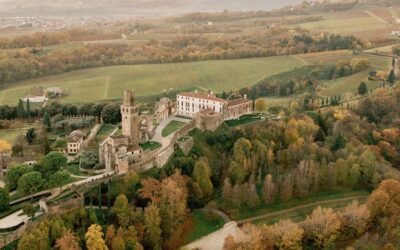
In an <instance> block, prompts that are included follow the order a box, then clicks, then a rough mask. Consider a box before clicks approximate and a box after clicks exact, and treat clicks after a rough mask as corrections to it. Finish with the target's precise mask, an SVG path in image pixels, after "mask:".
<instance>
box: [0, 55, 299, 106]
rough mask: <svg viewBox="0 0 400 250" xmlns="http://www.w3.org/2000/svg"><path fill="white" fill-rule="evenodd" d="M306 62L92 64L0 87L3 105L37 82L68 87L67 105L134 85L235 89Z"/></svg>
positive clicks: (149, 89)
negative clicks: (87, 66) (107, 65)
mask: <svg viewBox="0 0 400 250" xmlns="http://www.w3.org/2000/svg"><path fill="white" fill-rule="evenodd" d="M303 64H304V62H303V61H302V60H299V59H298V58H296V57H294V56H281V57H267V58H254V59H242V60H221V61H203V62H191V63H176V64H153V65H123V66H112V67H100V68H92V69H86V70H79V71H73V72H68V73H64V74H59V75H54V76H50V77H43V78H38V79H32V80H27V81H22V82H17V83H11V84H8V85H6V86H5V87H4V88H3V89H2V90H0V105H4V104H7V105H16V104H17V101H18V99H19V98H22V97H24V96H25V95H27V94H28V93H29V90H30V88H31V87H32V86H43V87H44V88H48V87H60V88H62V89H63V90H64V91H65V92H66V93H67V96H66V97H63V98H62V99H61V102H63V103H80V102H95V101H101V100H107V99H115V98H120V97H121V94H122V92H123V90H124V89H134V90H135V91H136V93H137V95H138V96H148V95H154V94H159V93H161V92H165V91H172V90H179V89H187V88H190V87H199V88H203V89H207V90H208V89H210V90H212V91H216V92H221V91H223V90H225V91H230V90H235V89H239V88H241V87H245V86H250V85H252V84H254V83H256V82H257V81H258V80H259V79H262V78H264V77H266V76H270V75H274V74H277V73H281V72H284V71H288V70H291V69H293V68H295V67H300V66H302V65H303Z"/></svg>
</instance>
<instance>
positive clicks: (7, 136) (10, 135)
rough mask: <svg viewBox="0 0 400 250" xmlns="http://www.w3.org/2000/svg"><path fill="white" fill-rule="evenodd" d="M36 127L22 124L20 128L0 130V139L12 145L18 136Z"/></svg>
mask: <svg viewBox="0 0 400 250" xmlns="http://www.w3.org/2000/svg"><path fill="white" fill-rule="evenodd" d="M36 126H37V125H36V124H30V123H24V124H23V126H22V127H20V128H11V129H0V139H1V140H5V141H7V142H8V143H10V144H11V145H12V144H13V143H14V142H15V140H16V139H17V137H18V135H20V134H23V133H24V132H25V131H27V130H28V129H29V128H36Z"/></svg>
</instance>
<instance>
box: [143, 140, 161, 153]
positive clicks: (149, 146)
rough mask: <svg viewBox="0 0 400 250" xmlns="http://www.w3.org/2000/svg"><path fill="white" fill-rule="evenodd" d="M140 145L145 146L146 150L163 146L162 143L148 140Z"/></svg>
mask: <svg viewBox="0 0 400 250" xmlns="http://www.w3.org/2000/svg"><path fill="white" fill-rule="evenodd" d="M140 146H141V147H142V148H143V150H144V151H148V150H150V151H152V150H156V149H158V148H161V146H162V145H161V144H160V143H158V142H155V141H148V142H146V143H143V144H140Z"/></svg>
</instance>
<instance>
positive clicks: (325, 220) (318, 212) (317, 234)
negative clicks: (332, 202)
mask: <svg viewBox="0 0 400 250" xmlns="http://www.w3.org/2000/svg"><path fill="white" fill-rule="evenodd" d="M340 226H341V223H340V217H339V216H338V214H337V213H335V212H334V211H333V209H332V208H321V207H317V208H316V209H314V210H313V212H312V213H311V215H310V216H308V217H307V219H306V220H305V221H304V223H303V228H304V230H305V237H306V239H307V240H308V241H309V242H310V243H311V244H312V245H313V246H314V247H316V248H318V249H324V248H326V247H328V246H331V244H332V243H333V242H334V241H335V240H336V239H337V237H338V236H339V230H340Z"/></svg>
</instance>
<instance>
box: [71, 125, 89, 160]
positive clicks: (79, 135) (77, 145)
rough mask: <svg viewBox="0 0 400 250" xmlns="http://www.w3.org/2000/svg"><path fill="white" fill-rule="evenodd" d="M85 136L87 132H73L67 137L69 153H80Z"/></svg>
mask: <svg viewBox="0 0 400 250" xmlns="http://www.w3.org/2000/svg"><path fill="white" fill-rule="evenodd" d="M85 136H86V134H85V132H83V131H81V130H74V131H72V132H71V133H70V134H69V136H68V137H67V153H68V154H70V155H74V154H77V153H79V151H80V150H81V148H82V143H83V140H84V139H85Z"/></svg>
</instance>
